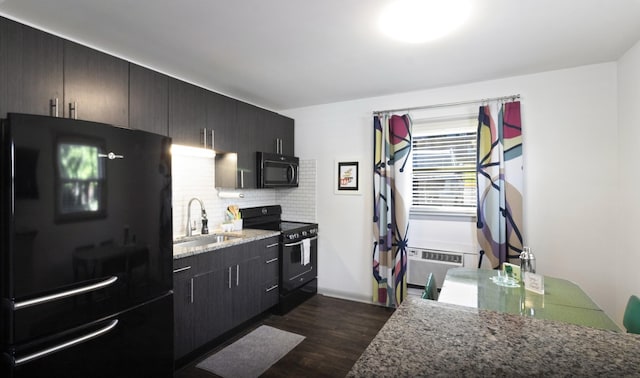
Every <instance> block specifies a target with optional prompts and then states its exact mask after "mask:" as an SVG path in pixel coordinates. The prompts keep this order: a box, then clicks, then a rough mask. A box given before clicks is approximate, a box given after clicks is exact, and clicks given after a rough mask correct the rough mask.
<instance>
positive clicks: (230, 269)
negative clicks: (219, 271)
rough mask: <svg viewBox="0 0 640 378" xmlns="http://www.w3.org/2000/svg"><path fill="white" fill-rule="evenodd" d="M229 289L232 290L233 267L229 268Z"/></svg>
mask: <svg viewBox="0 0 640 378" xmlns="http://www.w3.org/2000/svg"><path fill="white" fill-rule="evenodd" d="M229 289H231V267H229Z"/></svg>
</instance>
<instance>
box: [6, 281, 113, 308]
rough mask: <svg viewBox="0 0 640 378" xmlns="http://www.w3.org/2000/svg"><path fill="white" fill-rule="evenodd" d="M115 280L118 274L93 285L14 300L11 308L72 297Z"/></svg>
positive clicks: (105, 285)
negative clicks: (19, 300)
mask: <svg viewBox="0 0 640 378" xmlns="http://www.w3.org/2000/svg"><path fill="white" fill-rule="evenodd" d="M117 280H118V276H112V277H110V278H107V279H106V280H104V281H100V282H98V283H95V284H93V285H87V286H83V287H79V288H77V289H73V290H67V291H62V292H59V293H56V294H51V295H46V296H44V297H38V298H33V299H29V300H26V301H21V302H15V303H14V304H13V309H14V310H19V309H21V308H25V307H31V306H35V305H39V304H43V303H48V302H53V301H57V300H58V299H62V298H67V297H72V296H74V295H80V294H84V293H88V292H90V291H94V290H98V289H102V288H105V287H107V286H109V285H112V284H113V283H114V282H116V281H117Z"/></svg>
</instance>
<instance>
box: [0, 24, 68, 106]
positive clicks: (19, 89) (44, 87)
mask: <svg viewBox="0 0 640 378" xmlns="http://www.w3.org/2000/svg"><path fill="white" fill-rule="evenodd" d="M63 43H64V42H63V39H61V38H58V37H56V36H53V35H51V34H48V33H45V32H42V31H40V30H37V29H34V28H31V27H29V26H26V25H22V24H20V23H17V22H14V21H11V20H8V19H6V18H3V17H0V83H1V84H0V117H3V118H4V117H6V114H7V112H13V113H29V114H38V115H55V113H56V108H55V103H56V99H57V101H58V104H59V105H58V112H59V115H60V116H62V104H63V98H62V95H63V51H64V50H63ZM52 104H53V107H52V106H51V105H52Z"/></svg>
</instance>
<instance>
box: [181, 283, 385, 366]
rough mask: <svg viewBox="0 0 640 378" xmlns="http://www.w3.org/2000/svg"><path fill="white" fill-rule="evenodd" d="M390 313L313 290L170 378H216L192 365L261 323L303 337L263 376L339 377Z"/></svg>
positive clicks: (352, 362) (383, 309) (371, 338)
mask: <svg viewBox="0 0 640 378" xmlns="http://www.w3.org/2000/svg"><path fill="white" fill-rule="evenodd" d="M392 313H393V310H392V309H389V308H385V307H380V306H376V305H372V304H366V303H359V302H353V301H347V300H342V299H336V298H331V297H326V296H323V295H316V296H314V297H313V298H310V299H309V300H307V301H306V302H304V303H303V304H301V305H300V306H298V307H296V308H295V309H293V310H291V311H290V312H289V313H288V314H286V315H284V316H279V315H268V316H267V317H265V318H263V319H261V320H259V321H256V322H255V323H253V324H251V325H250V326H248V327H247V328H245V329H243V330H242V331H240V332H238V334H237V335H235V336H234V337H232V338H231V339H230V340H227V342H225V343H223V344H222V345H220V346H218V347H216V348H215V349H214V350H212V351H210V352H207V353H205V354H204V355H203V356H201V357H200V358H198V359H196V360H195V361H193V362H191V363H189V364H188V365H186V366H184V367H183V368H181V369H179V370H178V371H176V373H175V374H174V377H175V378H210V377H216V375H214V374H211V373H209V372H207V371H206V370H201V369H198V368H196V367H195V366H196V364H197V363H199V362H200V361H201V360H203V359H205V358H206V357H208V356H209V355H211V354H213V353H215V352H217V351H218V350H220V349H222V348H224V347H225V346H226V345H228V344H231V343H232V342H234V341H235V340H237V339H239V338H240V337H242V336H244V335H245V334H247V333H249V332H251V331H252V330H254V329H255V328H257V327H259V326H260V325H263V324H265V325H269V326H272V327H275V328H278V329H281V330H284V331H289V332H294V333H297V334H300V335H303V336H305V337H306V338H305V339H304V341H302V343H300V344H299V345H298V346H297V347H295V348H294V349H293V350H292V351H291V352H289V353H288V354H287V355H286V356H284V357H283V358H282V359H281V360H280V361H278V362H276V363H275V364H274V365H273V366H271V368H269V370H267V371H266V372H265V373H264V374H263V375H262V376H263V377H305V376H306V377H344V376H345V375H346V374H347V373H348V372H349V370H351V366H353V364H354V363H355V362H356V360H357V359H358V358H359V357H360V355H361V354H362V352H364V350H365V349H366V348H367V345H369V343H370V342H371V340H373V338H374V337H375V335H376V334H377V333H378V331H379V330H380V328H382V326H383V325H384V323H385V322H386V321H387V319H388V318H389V316H391V314H392Z"/></svg>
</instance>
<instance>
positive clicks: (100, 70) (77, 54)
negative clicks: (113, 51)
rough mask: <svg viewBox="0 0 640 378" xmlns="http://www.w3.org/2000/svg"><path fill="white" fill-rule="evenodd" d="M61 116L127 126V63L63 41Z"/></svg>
mask: <svg viewBox="0 0 640 378" xmlns="http://www.w3.org/2000/svg"><path fill="white" fill-rule="evenodd" d="M64 97H65V101H64V102H65V112H64V114H65V116H66V117H70V118H77V119H84V120H90V121H95V122H104V123H109V124H113V125H117V126H124V127H128V125H129V63H128V62H127V61H124V60H122V59H118V58H116V57H114V56H111V55H108V54H105V53H102V52H100V51H97V50H93V49H90V48H88V47H86V46H82V45H79V44H77V43H74V42H71V41H65V42H64Z"/></svg>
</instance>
